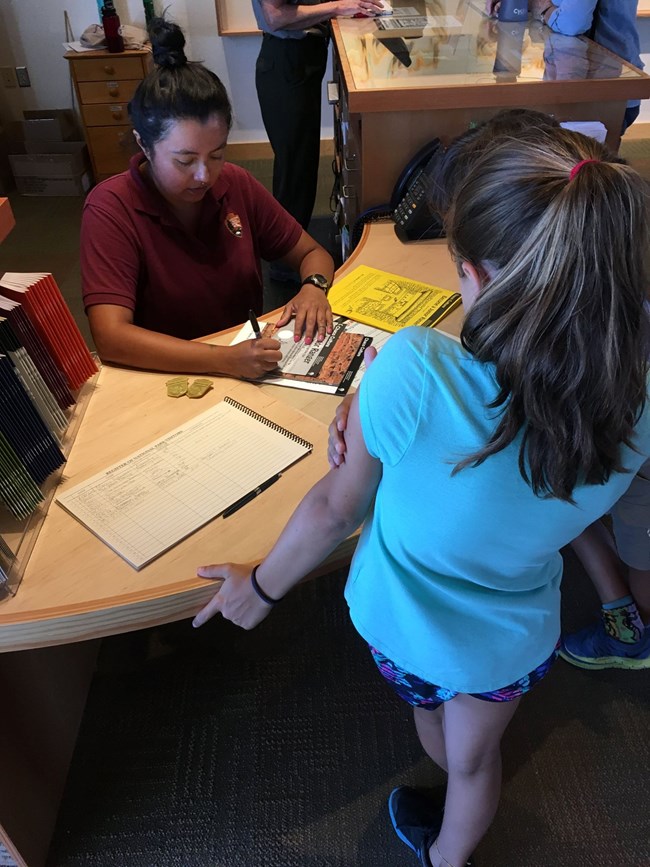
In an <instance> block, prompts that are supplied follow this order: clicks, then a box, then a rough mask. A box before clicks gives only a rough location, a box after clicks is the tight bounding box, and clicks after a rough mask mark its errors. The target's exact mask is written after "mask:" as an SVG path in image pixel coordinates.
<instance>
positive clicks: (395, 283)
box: [327, 265, 461, 331]
mask: <svg viewBox="0 0 650 867" xmlns="http://www.w3.org/2000/svg"><path fill="white" fill-rule="evenodd" d="M327 298H328V300H329V302H330V304H331V306H332V310H333V311H334V313H338V314H340V315H341V316H347V317H348V318H349V319H356V321H357V322H363V323H364V324H366V325H374V326H375V328H381V329H383V330H384V331H399V329H400V328H405V327H406V326H407V325H423V326H424V327H425V328H433V326H434V325H435V324H436V323H437V322H439V321H440V320H441V319H442V318H443V316H446V315H447V313H450V312H451V311H452V310H453V309H454V308H455V307H458V305H459V304H460V302H461V298H460V295H459V293H458V292H452V291H451V290H449V289H440V288H439V287H438V286H430V285H429V284H428V283H419V282H418V281H417V280H411V279H410V278H408V277H400V276H398V275H397V274H389V273H388V272H387V271H378V270H377V269H376V268H369V267H368V266H366V265H359V266H358V267H357V268H355V269H354V270H353V271H350V273H349V274H348V275H347V276H346V277H343V279H342V280H339V281H337V282H336V283H335V284H334V285H333V286H332V288H331V289H330V291H329V293H328V296H327Z"/></svg>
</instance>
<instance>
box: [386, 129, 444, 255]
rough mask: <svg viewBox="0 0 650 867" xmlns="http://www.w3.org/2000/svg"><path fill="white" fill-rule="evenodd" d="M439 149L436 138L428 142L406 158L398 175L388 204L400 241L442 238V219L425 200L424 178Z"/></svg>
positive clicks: (425, 187)
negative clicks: (412, 155)
mask: <svg viewBox="0 0 650 867" xmlns="http://www.w3.org/2000/svg"><path fill="white" fill-rule="evenodd" d="M441 153H442V145H441V142H440V139H437V138H436V139H434V140H433V141H430V142H428V144H426V145H425V146H424V147H423V148H421V149H420V150H419V151H418V152H417V153H416V154H415V156H414V157H413V159H411V160H409V162H408V164H407V165H406V167H405V168H404V170H403V171H402V173H401V175H400V176H399V178H398V180H397V183H396V184H395V189H394V190H393V195H392V196H391V200H390V207H391V210H392V212H393V220H394V221H395V234H396V235H397V237H398V238H399V239H400V241H403V242H406V241H422V240H424V239H425V238H442V237H443V236H444V231H443V227H442V220H441V219H440V217H439V216H438V214H436V213H434V212H433V211H432V210H431V208H430V207H429V203H428V201H427V180H429V179H430V177H431V175H432V172H433V170H434V168H435V166H436V164H437V162H438V160H439V158H440V155H441Z"/></svg>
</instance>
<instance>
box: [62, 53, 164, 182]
mask: <svg viewBox="0 0 650 867" xmlns="http://www.w3.org/2000/svg"><path fill="white" fill-rule="evenodd" d="M64 56H65V59H66V60H67V61H68V63H69V64H70V73H71V75H72V80H73V82H74V88H75V92H76V94H77V101H78V103H79V110H80V112H81V120H82V123H83V129H84V137H85V139H86V143H87V145H88V151H89V153H90V160H91V163H92V168H93V174H94V176H95V181H96V182H97V181H102V180H104V178H108V177H110V176H111V175H115V174H117V173H118V172H122V171H124V169H126V168H127V166H128V163H129V159H130V157H131V155H132V154H133V153H135V151H136V149H137V145H136V144H135V141H134V139H133V132H132V129H131V124H130V123H129V113H128V108H127V106H128V104H129V100H130V99H131V97H132V96H133V94H134V93H135V89H136V87H137V86H138V84H140V82H141V81H142V79H143V78H144V76H145V75H146V74H147V72H149V70H150V69H151V66H152V60H151V52H150V51H146V50H140V51H124V52H122V53H121V54H111V53H109V52H108V51H92V52H87V53H83V54H82V53H77V52H75V51H69V52H68V53H67V54H65V55H64Z"/></svg>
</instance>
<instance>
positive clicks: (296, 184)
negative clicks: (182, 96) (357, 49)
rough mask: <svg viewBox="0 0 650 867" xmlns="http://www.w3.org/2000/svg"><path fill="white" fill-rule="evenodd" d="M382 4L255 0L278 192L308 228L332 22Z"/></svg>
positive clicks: (263, 104)
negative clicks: (260, 35) (322, 87)
mask: <svg viewBox="0 0 650 867" xmlns="http://www.w3.org/2000/svg"><path fill="white" fill-rule="evenodd" d="M381 8H382V4H381V2H380V0H332V2H327V3H314V2H313V0H312V2H311V3H300V4H298V3H292V2H287V0H253V11H254V13H255V18H256V20H257V24H258V27H259V28H260V30H262V31H263V34H264V35H263V37H262V47H261V50H260V53H259V57H258V59H257V65H256V69H255V84H256V87H257V95H258V98H259V102H260V108H261V110H262V120H263V121H264V127H265V129H266V132H267V134H268V137H269V140H270V142H271V147H272V148H273V154H274V157H275V159H274V163H273V195H274V196H275V198H276V199H277V200H278V201H279V202H280V204H281V205H282V206H283V207H284V208H285V210H287V211H289V213H290V214H291V215H292V216H293V217H295V219H296V220H297V221H298V222H299V223H300V225H301V226H303V228H306V227H307V226H308V225H309V221H310V219H311V214H312V211H313V208H314V202H315V200H316V185H317V181H318V161H319V156H320V124H321V86H322V81H323V76H324V75H325V67H326V65H327V51H328V42H329V27H328V22H329V20H330V19H331V18H334V17H335V16H337V15H344V16H353V15H374V14H377V13H378V12H379V11H380V10H381Z"/></svg>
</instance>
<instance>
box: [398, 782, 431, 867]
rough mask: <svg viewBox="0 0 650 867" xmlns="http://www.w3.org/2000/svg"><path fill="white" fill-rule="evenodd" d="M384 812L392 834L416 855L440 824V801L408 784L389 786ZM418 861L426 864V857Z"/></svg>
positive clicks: (429, 843) (426, 866)
mask: <svg viewBox="0 0 650 867" xmlns="http://www.w3.org/2000/svg"><path fill="white" fill-rule="evenodd" d="M388 812H389V814H390V820H391V822H392V825H393V828H394V829H395V833H396V834H397V836H398V837H399V838H400V840H401V841H402V843H406V845H407V846H408V847H409V849H411V850H412V851H413V852H415V853H416V855H420V853H421V850H422V848H423V846H424V844H425V843H426V842H427V841H429V842H428V846H430V845H431V843H432V841H433V840H434V839H435V838H436V837H437V836H438V832H439V831H440V826H441V825H442V809H441V807H440V804H439V803H437V801H436V800H434V799H433V798H432V797H431V794H430V793H427V792H425V791H424V790H422V789H414V788H412V787H411V786H398V787H397V788H396V789H393V791H392V792H391V793H390V795H389V796H388ZM428 846H427V847H426V849H425V854H426V851H427V850H428ZM422 864H424V865H425V867H428V856H427V860H426V861H422Z"/></svg>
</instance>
